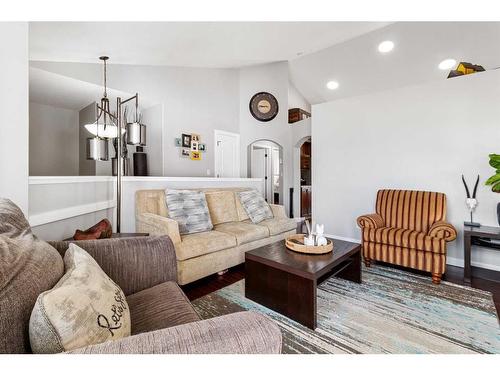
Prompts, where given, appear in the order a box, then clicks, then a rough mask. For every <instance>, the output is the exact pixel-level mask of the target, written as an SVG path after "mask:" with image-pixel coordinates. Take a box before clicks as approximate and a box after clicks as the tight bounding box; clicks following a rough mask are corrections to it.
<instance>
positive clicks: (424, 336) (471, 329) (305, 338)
mask: <svg viewBox="0 0 500 375" xmlns="http://www.w3.org/2000/svg"><path fill="white" fill-rule="evenodd" d="M244 285H245V284H244V280H242V281H239V282H237V283H235V284H232V285H230V286H228V287H226V288H224V289H221V290H218V291H217V292H214V293H212V294H209V295H207V296H204V297H201V298H199V299H197V300H195V301H193V305H194V306H195V309H196V310H197V311H198V313H199V314H200V316H201V317H202V318H204V319H207V318H211V317H214V316H220V315H225V314H229V313H232V312H236V311H243V310H253V311H258V312H261V313H263V314H266V315H268V316H269V317H271V318H272V319H273V320H274V321H275V322H276V323H277V324H278V325H279V326H280V328H281V330H282V332H283V353H344V354H345V353H400V354H405V353H443V354H446V353H500V327H499V321H498V316H497V313H496V309H495V305H494V303H493V299H492V296H491V293H489V292H485V291H481V290H478V289H473V288H469V287H463V286H459V285H456V284H452V283H447V282H442V283H441V285H434V284H432V283H431V281H430V278H429V277H424V276H419V275H414V274H412V273H409V272H405V271H401V270H396V269H392V268H388V267H382V266H373V267H370V268H364V269H363V283H362V284H356V283H352V282H349V281H346V280H342V279H338V278H335V277H332V278H330V279H328V280H326V281H325V282H324V283H323V284H321V285H320V286H319V288H318V328H317V329H316V330H315V331H312V330H310V329H309V328H307V327H304V326H302V325H300V324H299V323H296V322H294V321H292V320H290V319H288V318H286V317H284V316H282V315H280V314H278V313H276V312H274V311H272V310H270V309H267V308H265V307H263V306H261V305H259V304H257V303H255V302H252V301H250V300H248V299H246V298H245V297H244Z"/></svg>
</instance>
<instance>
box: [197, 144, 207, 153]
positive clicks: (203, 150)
mask: <svg viewBox="0 0 500 375" xmlns="http://www.w3.org/2000/svg"><path fill="white" fill-rule="evenodd" d="M206 150H207V145H206V144H205V143H199V144H198V151H202V152H205V151H206Z"/></svg>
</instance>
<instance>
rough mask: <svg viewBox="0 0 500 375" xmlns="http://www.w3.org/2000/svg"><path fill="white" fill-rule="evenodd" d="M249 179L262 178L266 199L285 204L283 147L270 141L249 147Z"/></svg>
mask: <svg viewBox="0 0 500 375" xmlns="http://www.w3.org/2000/svg"><path fill="white" fill-rule="evenodd" d="M248 177H251V178H262V180H263V190H262V191H263V195H264V199H265V200H266V201H267V202H269V203H273V204H283V147H282V146H281V145H280V144H278V143H276V142H274V141H270V140H259V141H255V142H253V143H251V144H250V145H249V146H248Z"/></svg>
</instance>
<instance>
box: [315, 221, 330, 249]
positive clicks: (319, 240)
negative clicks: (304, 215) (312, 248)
mask: <svg viewBox="0 0 500 375" xmlns="http://www.w3.org/2000/svg"><path fill="white" fill-rule="evenodd" d="M324 233H325V224H316V246H324V245H326V244H327V242H328V241H327V240H326V238H325V236H324Z"/></svg>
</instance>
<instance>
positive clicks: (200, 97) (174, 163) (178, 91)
mask: <svg viewBox="0 0 500 375" xmlns="http://www.w3.org/2000/svg"><path fill="white" fill-rule="evenodd" d="M31 66H33V67H35V68H39V69H43V70H46V71H50V72H53V73H57V74H62V75H66V76H69V77H72V78H76V79H79V80H83V81H86V82H91V83H95V84H101V80H102V71H101V69H102V66H101V65H99V64H81V63H55V62H40V61H36V62H33V61H32V62H31ZM108 85H109V87H110V88H112V89H116V90H120V91H125V92H133V93H135V92H138V93H139V95H140V96H139V97H140V98H141V97H143V98H147V100H148V102H153V103H156V104H161V105H162V106H163V107H162V111H163V127H162V129H161V130H160V131H159V130H158V129H150V130H148V137H149V139H151V136H154V137H155V139H156V140H158V137H159V134H162V135H161V137H162V143H163V153H162V154H158V153H155V154H150V155H149V160H151V159H156V158H163V173H162V174H163V175H164V176H207V171H208V170H209V172H210V176H213V174H214V150H213V149H212V147H213V144H214V138H213V137H214V134H213V129H220V130H226V131H230V132H234V133H239V126H238V122H239V96H238V71H237V70H233V69H208V68H181V67H161V66H132V65H114V64H113V62H112V59H111V62H110V64H109V65H108ZM147 125H148V126H154V124H147ZM182 133H196V134H199V135H200V136H201V142H202V143H205V144H206V145H207V151H206V152H205V153H202V160H201V161H192V160H190V159H188V158H182V157H180V149H179V148H178V147H175V138H179V137H180V136H181V134H182ZM153 140H154V139H153ZM145 151H146V152H148V153H150V152H151V150H149V149H148V148H147V147H146V149H145Z"/></svg>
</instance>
